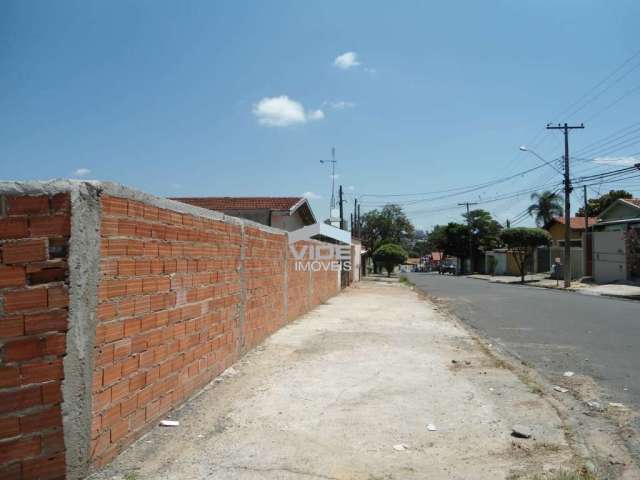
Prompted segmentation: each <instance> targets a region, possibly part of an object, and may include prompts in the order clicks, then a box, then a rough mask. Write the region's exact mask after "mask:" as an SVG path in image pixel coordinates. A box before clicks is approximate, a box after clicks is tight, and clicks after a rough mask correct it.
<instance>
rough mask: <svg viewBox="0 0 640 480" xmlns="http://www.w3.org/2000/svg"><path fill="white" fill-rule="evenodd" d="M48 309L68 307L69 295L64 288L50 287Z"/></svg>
mask: <svg viewBox="0 0 640 480" xmlns="http://www.w3.org/2000/svg"><path fill="white" fill-rule="evenodd" d="M48 293H49V300H48V302H49V308H65V307H68V306H69V293H68V292H67V289H66V288H65V287H50V288H49V289H48Z"/></svg>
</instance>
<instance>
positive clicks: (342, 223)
mask: <svg viewBox="0 0 640 480" xmlns="http://www.w3.org/2000/svg"><path fill="white" fill-rule="evenodd" d="M338 194H339V196H340V229H341V230H344V229H345V228H344V210H343V208H342V202H343V200H342V185H340V188H339V189H338Z"/></svg>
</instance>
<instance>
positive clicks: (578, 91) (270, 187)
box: [0, 0, 640, 228]
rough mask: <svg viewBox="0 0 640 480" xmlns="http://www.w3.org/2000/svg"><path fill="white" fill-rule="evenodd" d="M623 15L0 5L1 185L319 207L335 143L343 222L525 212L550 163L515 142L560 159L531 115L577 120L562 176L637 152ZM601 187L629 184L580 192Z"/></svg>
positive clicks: (160, 0)
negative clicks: (43, 182) (60, 181)
mask: <svg viewBox="0 0 640 480" xmlns="http://www.w3.org/2000/svg"><path fill="white" fill-rule="evenodd" d="M638 18H640V3H639V2H637V1H634V0H618V1H616V2H610V1H605V0H603V1H592V0H563V1H562V2H558V1H552V0H548V1H545V0H536V1H518V2H514V1H496V0H486V1H483V2H477V1H461V2H442V1H415V2H414V1H401V2H380V1H373V2H372V1H350V2H342V1H323V2H300V1H276V0H273V1H269V2H263V1H257V0H256V1H195V0H194V1H190V2H177V1H172V2H169V1H164V0H153V1H151V0H149V1H143V0H137V1H117V0H116V1H111V2H103V1H68V0H67V1H59V2H49V1H44V0H41V1H36V0H30V1H12V0H5V1H3V2H0V179H3V180H30V179H51V178H63V177H64V178H67V177H69V178H85V179H99V180H111V181H115V182H119V183H123V184H125V185H128V186H131V187H134V188H138V189H140V190H143V191H146V192H149V193H153V194H156V195H161V196H253V195H255V196H263V195H273V196H290V195H306V196H307V197H308V198H309V199H310V201H311V203H312V206H313V208H314V211H315V212H316V215H317V216H318V217H320V218H326V216H327V215H328V213H329V212H328V206H329V199H330V196H331V191H330V190H331V171H330V166H329V164H321V163H320V160H328V159H330V158H331V148H332V147H335V149H336V159H337V164H336V171H337V178H336V185H338V184H342V185H343V186H344V190H345V196H346V199H347V200H348V203H347V208H346V211H347V214H348V213H350V212H351V206H352V204H353V199H354V198H356V197H357V198H359V200H360V201H361V202H362V205H363V209H364V211H367V210H370V209H372V208H377V207H379V206H381V205H383V204H384V203H386V202H397V203H399V204H400V205H402V206H403V208H404V210H405V212H406V213H407V214H408V215H409V217H410V218H411V219H412V220H413V222H414V224H415V225H416V226H417V227H418V228H431V227H432V226H433V225H435V224H439V223H446V222H449V221H460V220H461V217H460V214H461V213H462V211H463V209H464V207H463V206H458V205H457V204H458V203H462V202H465V201H469V202H476V203H478V206H477V207H474V208H484V209H487V210H489V211H490V212H491V213H492V214H493V215H494V216H495V217H496V218H497V219H498V220H500V221H501V222H504V221H505V220H506V219H511V220H512V221H513V220H514V219H516V220H518V221H519V222H520V223H521V224H522V225H528V224H532V220H531V219H530V217H527V216H525V217H522V215H520V214H521V213H522V211H523V209H524V208H526V206H527V205H528V204H529V203H530V202H529V196H530V194H531V191H533V189H534V188H536V187H541V188H540V189H543V187H548V186H552V187H553V188H555V187H556V186H557V183H558V182H559V181H560V175H559V174H558V173H557V172H556V171H555V170H554V169H552V168H551V167H549V166H545V165H543V164H542V163H541V161H540V160H539V159H538V158H537V157H536V156H534V155H533V154H532V153H531V152H523V151H520V150H519V148H518V147H519V146H521V145H527V146H528V147H529V148H530V149H533V150H534V151H535V152H536V153H537V154H538V155H540V156H541V157H543V158H544V159H545V160H547V161H552V160H554V159H557V158H558V157H559V156H560V155H562V137H561V134H560V132H558V131H550V130H545V128H544V127H545V125H546V124H547V123H548V122H565V121H567V122H570V123H575V122H577V123H580V122H584V123H585V129H584V130H574V131H572V133H571V136H570V141H571V149H572V152H576V153H575V157H576V158H577V160H573V159H572V168H573V171H574V172H575V174H576V175H580V174H591V173H597V172H601V171H607V170H612V169H616V168H621V166H624V165H630V164H632V163H634V162H635V161H638V160H637V159H636V157H635V154H636V153H638V152H640V140H639V139H640V133H638V130H634V129H633V126H634V123H636V122H638V121H639V119H638V112H639V111H640V67H639V68H637V69H635V68H634V67H635V66H636V64H637V65H639V66H640V56H635V57H633V56H634V55H635V54H636V53H637V52H638V50H639V49H640V41H639V37H638V33H637V19H638ZM626 61H627V63H625V62H626ZM620 68H621V69H620ZM616 69H619V70H616ZM611 75H612V76H611ZM608 76H609V78H608V80H607V77H608ZM603 81H604V83H602V82H603ZM599 82H600V85H599V86H598V84H599ZM594 87H595V90H593V88H594ZM585 95H586V96H585ZM576 102H577V103H576ZM572 105H573V106H574V108H571V107H572ZM576 109H577V110H578V111H576V112H575V113H574V111H575V110H576ZM639 125H640V124H639ZM623 129H627V130H623ZM616 131H622V132H623V133H624V132H626V135H627V136H625V137H620V138H621V140H620V141H616V140H617V137H615V135H614V134H615V132H616ZM603 139H604V141H605V142H606V141H607V140H608V141H609V143H608V144H607V143H603V142H602V141H601V140H603ZM612 140H613V141H612ZM633 140H636V143H635V144H634V143H633ZM598 142H601V143H600V144H598ZM620 142H622V144H621V143H620ZM624 142H627V143H626V144H625V143H624ZM593 144H595V147H593V146H592V147H591V148H588V147H589V146H590V145H593ZM621 145H622V146H621ZM581 152H582V153H583V155H582V157H580V153H581ZM573 156H574V155H573V154H572V157H573ZM638 157H639V158H640V155H638ZM536 166H541V168H539V169H536V170H534V171H531V172H529V173H527V174H523V175H516V174H517V173H519V172H522V171H525V170H529V169H532V168H534V167H536ZM510 176H513V178H510V179H509V180H505V181H502V182H501V183H498V184H495V185H489V186H487V187H486V188H485V187H481V188H475V189H472V191H470V192H469V191H468V190H457V191H456V190H454V189H462V187H466V186H474V185H482V184H485V182H486V183H489V182H491V181H493V180H495V179H504V178H505V177H507V178H508V177H510ZM617 187H625V188H627V189H628V190H630V191H632V192H633V193H635V194H636V195H638V196H640V179H635V180H633V179H631V180H626V181H625V182H621V183H619V184H614V183H610V184H606V185H592V186H590V188H589V192H588V195H589V196H595V195H597V194H598V193H601V192H605V191H607V190H608V189H609V188H617ZM442 191H445V192H442ZM460 191H464V193H463V194H460V193H459V192H460ZM433 192H442V193H433ZM520 192H521V193H520ZM454 193H455V194H456V195H453V194H454ZM413 194H419V195H413ZM509 194H513V195H511V196H509ZM373 195H385V196H373ZM497 195H505V196H506V198H504V199H503V200H500V201H495V200H496V199H495V197H496V196H497ZM498 198H501V197H498ZM572 202H573V206H574V211H575V209H577V208H578V207H579V206H580V205H581V203H582V202H583V197H582V192H581V190H580V191H578V190H577V189H576V191H575V193H574V195H572ZM519 217H522V218H519Z"/></svg>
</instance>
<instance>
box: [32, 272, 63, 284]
mask: <svg viewBox="0 0 640 480" xmlns="http://www.w3.org/2000/svg"><path fill="white" fill-rule="evenodd" d="M27 270H29V269H28V268H27ZM66 278H67V269H66V268H45V269H42V270H39V271H34V272H32V273H28V274H27V279H28V280H29V285H41V284H43V283H52V282H63V281H65V280H66Z"/></svg>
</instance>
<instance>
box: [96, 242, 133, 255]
mask: <svg viewBox="0 0 640 480" xmlns="http://www.w3.org/2000/svg"><path fill="white" fill-rule="evenodd" d="M102 243H103V244H104V245H105V246H106V255H108V256H120V255H126V254H127V245H128V243H129V242H128V241H127V240H121V239H116V240H113V239H109V240H103V242H102Z"/></svg>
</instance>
